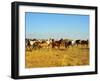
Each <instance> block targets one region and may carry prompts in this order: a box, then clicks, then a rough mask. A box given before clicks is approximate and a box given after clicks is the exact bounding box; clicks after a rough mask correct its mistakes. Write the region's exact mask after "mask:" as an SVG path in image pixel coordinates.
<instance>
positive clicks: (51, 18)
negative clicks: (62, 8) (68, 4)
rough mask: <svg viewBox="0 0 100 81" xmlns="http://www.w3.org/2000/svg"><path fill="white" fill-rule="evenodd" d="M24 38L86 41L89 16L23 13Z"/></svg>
mask: <svg viewBox="0 0 100 81" xmlns="http://www.w3.org/2000/svg"><path fill="white" fill-rule="evenodd" d="M25 28H26V30H25V31H26V38H31V39H33V38H36V39H49V38H54V39H61V38H63V39H88V38H89V15H78V14H77V15H75V14H55V13H35V12H26V13H25Z"/></svg>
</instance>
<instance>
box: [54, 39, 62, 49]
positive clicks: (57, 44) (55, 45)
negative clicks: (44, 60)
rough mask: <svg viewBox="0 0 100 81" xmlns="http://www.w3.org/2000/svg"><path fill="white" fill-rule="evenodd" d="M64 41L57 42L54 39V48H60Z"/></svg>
mask: <svg viewBox="0 0 100 81" xmlns="http://www.w3.org/2000/svg"><path fill="white" fill-rule="evenodd" d="M62 42H63V39H60V40H58V41H55V40H54V39H52V48H55V47H58V48H60V45H61V44H62Z"/></svg>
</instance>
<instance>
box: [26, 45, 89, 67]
mask: <svg viewBox="0 0 100 81" xmlns="http://www.w3.org/2000/svg"><path fill="white" fill-rule="evenodd" d="M81 65H89V48H88V47H86V46H82V47H81V46H78V47H77V46H74V47H69V48H66V49H65V48H61V49H58V48H40V49H33V50H32V51H26V54H25V67H26V68H37V67H60V66H81Z"/></svg>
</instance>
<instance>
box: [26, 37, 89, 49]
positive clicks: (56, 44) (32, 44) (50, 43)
mask: <svg viewBox="0 0 100 81" xmlns="http://www.w3.org/2000/svg"><path fill="white" fill-rule="evenodd" d="M25 44H26V49H31V50H32V49H40V48H58V49H60V48H61V46H63V47H64V48H69V47H73V46H79V45H81V46H88V44H89V41H88V40H64V39H62V38H61V39H60V40H55V39H41V40H39V39H25Z"/></svg>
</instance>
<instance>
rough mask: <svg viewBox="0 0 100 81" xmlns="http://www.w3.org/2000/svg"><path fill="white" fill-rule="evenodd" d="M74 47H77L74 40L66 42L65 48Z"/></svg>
mask: <svg viewBox="0 0 100 81" xmlns="http://www.w3.org/2000/svg"><path fill="white" fill-rule="evenodd" d="M74 45H75V41H74V40H68V41H65V48H69V47H70V46H74Z"/></svg>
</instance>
